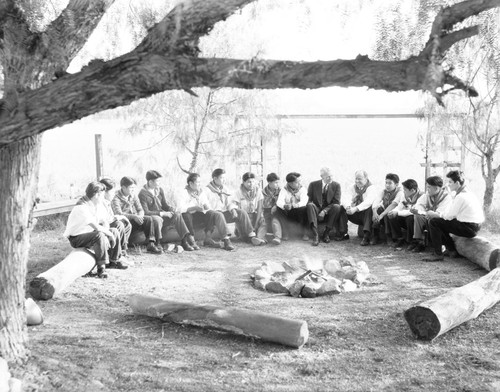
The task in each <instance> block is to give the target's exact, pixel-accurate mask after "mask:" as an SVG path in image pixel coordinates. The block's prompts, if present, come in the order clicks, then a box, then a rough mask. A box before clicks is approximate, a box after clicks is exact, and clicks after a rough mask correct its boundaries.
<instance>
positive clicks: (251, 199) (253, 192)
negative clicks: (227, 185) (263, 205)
mask: <svg viewBox="0 0 500 392" xmlns="http://www.w3.org/2000/svg"><path fill="white" fill-rule="evenodd" d="M258 189H259V188H252V189H250V190H248V189H247V188H246V187H245V185H243V184H241V185H240V192H241V194H242V195H243V197H244V198H245V200H246V201H247V202H248V211H252V212H253V211H254V210H255V198H256V197H257V190H258Z"/></svg>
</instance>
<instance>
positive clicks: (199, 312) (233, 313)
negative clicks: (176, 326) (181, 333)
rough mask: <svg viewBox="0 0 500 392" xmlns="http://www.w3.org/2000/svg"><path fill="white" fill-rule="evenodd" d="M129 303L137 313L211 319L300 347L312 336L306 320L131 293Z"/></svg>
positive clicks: (164, 317)
mask: <svg viewBox="0 0 500 392" xmlns="http://www.w3.org/2000/svg"><path fill="white" fill-rule="evenodd" d="M129 303H130V306H131V307H132V310H133V312H134V313H136V314H141V315H145V316H150V317H155V318H159V319H161V320H164V321H173V322H182V321H210V322H215V323H217V324H219V325H221V326H224V327H233V328H234V327H235V328H238V329H239V330H241V331H242V332H243V333H244V334H247V335H253V336H257V337H259V338H261V339H262V340H265V341H269V342H274V343H279V344H283V345H285V346H290V347H295V348H300V347H302V346H303V345H304V344H305V343H306V342H307V339H308V337H309V330H308V328H307V322H305V321H304V320H294V319H289V318H285V317H279V316H275V315H272V314H267V313H263V312H258V311H254V310H246V309H234V308H221V307H217V306H211V305H195V304H191V303H184V302H174V301H167V300H164V299H161V298H157V297H151V296H145V295H139V294H135V295H131V296H130V297H129Z"/></svg>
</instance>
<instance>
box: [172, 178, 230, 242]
mask: <svg viewBox="0 0 500 392" xmlns="http://www.w3.org/2000/svg"><path fill="white" fill-rule="evenodd" d="M181 211H182V217H183V218H184V221H185V222H186V225H187V227H188V229H189V232H190V233H191V235H192V236H193V237H194V234H195V229H194V227H195V226H196V225H197V224H201V225H202V226H203V230H204V231H205V240H204V242H203V244H204V245H206V246H212V247H216V248H224V249H226V250H233V249H234V246H233V245H232V244H231V240H230V237H231V233H230V231H229V228H228V227H227V224H226V220H225V219H224V214H223V213H222V212H220V211H214V210H211V209H210V202H209V200H208V191H206V190H205V191H204V190H203V187H202V186H201V181H200V175H199V174H197V173H191V174H189V176H188V177H187V185H186V192H185V193H184V194H183V197H181ZM215 227H217V231H218V232H219V235H220V237H221V239H222V240H223V245H222V246H221V244H220V243H217V242H216V241H214V240H213V238H212V232H213V230H214V228H215ZM194 244H195V245H196V242H194ZM193 247H194V245H193ZM198 249H199V248H198Z"/></svg>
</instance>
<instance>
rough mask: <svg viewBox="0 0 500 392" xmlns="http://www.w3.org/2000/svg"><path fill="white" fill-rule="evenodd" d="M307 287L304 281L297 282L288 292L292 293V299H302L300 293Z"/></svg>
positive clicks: (289, 287)
mask: <svg viewBox="0 0 500 392" xmlns="http://www.w3.org/2000/svg"><path fill="white" fill-rule="evenodd" d="M305 285H306V282H304V281H303V280H296V281H295V282H293V283H292V284H291V285H290V286H288V290H289V291H290V295H291V296H292V297H296V298H298V297H300V293H301V291H302V289H303V287H304V286H305Z"/></svg>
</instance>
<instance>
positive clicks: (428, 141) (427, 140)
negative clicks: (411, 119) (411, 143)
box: [423, 117, 431, 184]
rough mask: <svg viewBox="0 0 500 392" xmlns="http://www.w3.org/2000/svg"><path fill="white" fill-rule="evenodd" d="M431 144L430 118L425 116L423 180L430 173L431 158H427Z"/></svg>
mask: <svg viewBox="0 0 500 392" xmlns="http://www.w3.org/2000/svg"><path fill="white" fill-rule="evenodd" d="M430 144H431V118H430V117H428V118H427V132H426V134H425V178H424V182H423V183H424V184H425V180H427V178H429V177H430V175H431V159H430V158H429V147H430Z"/></svg>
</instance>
